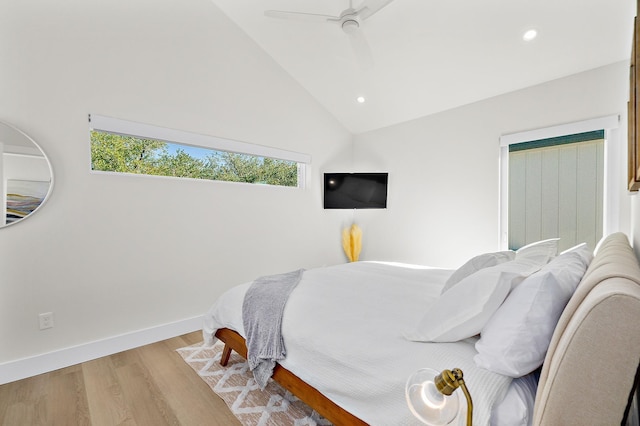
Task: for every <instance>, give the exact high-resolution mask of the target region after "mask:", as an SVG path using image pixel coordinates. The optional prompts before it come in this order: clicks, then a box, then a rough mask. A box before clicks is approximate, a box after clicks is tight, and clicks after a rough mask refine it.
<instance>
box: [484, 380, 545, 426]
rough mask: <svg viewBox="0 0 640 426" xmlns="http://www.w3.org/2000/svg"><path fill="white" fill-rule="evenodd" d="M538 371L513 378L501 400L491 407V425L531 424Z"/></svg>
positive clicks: (521, 425)
mask: <svg viewBox="0 0 640 426" xmlns="http://www.w3.org/2000/svg"><path fill="white" fill-rule="evenodd" d="M539 380H540V372H539V371H537V370H536V371H534V372H533V373H531V374H527V375H526V376H522V377H519V378H517V379H513V380H512V381H511V383H510V384H509V387H508V388H507V394H506V395H505V397H504V399H503V400H502V401H501V402H498V403H496V404H495V405H494V406H493V407H492V408H491V423H490V425H491V426H504V425H509V426H531V424H532V423H533V406H534V404H535V401H536V392H537V391H538V381H539Z"/></svg>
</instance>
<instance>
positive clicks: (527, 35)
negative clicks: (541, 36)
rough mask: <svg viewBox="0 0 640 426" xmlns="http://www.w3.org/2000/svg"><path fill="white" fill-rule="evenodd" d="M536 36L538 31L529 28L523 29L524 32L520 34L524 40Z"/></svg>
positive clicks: (529, 39)
mask: <svg viewBox="0 0 640 426" xmlns="http://www.w3.org/2000/svg"><path fill="white" fill-rule="evenodd" d="M537 36H538V31H536V30H534V29H531V30H527V31H525V33H524V34H523V35H522V39H523V40H524V41H531V40H533V39H534V38H536V37H537Z"/></svg>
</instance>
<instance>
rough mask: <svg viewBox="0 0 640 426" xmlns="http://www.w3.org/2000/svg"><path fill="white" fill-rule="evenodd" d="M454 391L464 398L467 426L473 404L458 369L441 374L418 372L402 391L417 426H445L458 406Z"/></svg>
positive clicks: (468, 425) (454, 416)
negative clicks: (418, 423) (418, 422)
mask: <svg viewBox="0 0 640 426" xmlns="http://www.w3.org/2000/svg"><path fill="white" fill-rule="evenodd" d="M457 388H461V389H462V392H463V393H464V396H465V397H466V398H467V426H471V419H472V418H473V402H472V401H471V395H470V394H469V390H468V389H467V386H466V385H465V383H464V379H463V375H462V370H460V369H459V368H454V369H453V370H443V371H442V373H438V372H437V371H435V370H432V369H430V368H422V369H420V370H418V371H416V372H415V373H413V374H412V375H411V377H409V380H407V386H406V388H405V395H406V398H407V404H408V405H409V408H410V409H411V412H412V413H413V415H414V416H416V417H417V418H418V419H419V420H420V421H421V422H423V423H425V424H428V425H432V426H439V425H448V424H450V423H451V422H452V421H453V420H454V419H455V418H456V416H457V414H458V408H459V406H460V402H459V396H458V395H459V394H458V393H455V394H454V391H455V390H456V389H457Z"/></svg>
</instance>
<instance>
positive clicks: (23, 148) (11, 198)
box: [0, 122, 53, 227]
mask: <svg viewBox="0 0 640 426" xmlns="http://www.w3.org/2000/svg"><path fill="white" fill-rule="evenodd" d="M0 153H2V161H0V176H2V179H1V180H0V194H2V204H1V205H2V211H1V212H0V214H1V215H2V216H1V217H0V227H3V226H7V225H11V224H14V223H17V222H20V221H22V220H23V219H24V218H26V217H27V216H29V215H30V214H32V213H33V212H35V211H36V210H37V209H38V208H40V206H42V204H43V203H44V201H45V200H46V199H47V197H48V196H49V194H50V193H51V188H52V186H53V172H52V169H51V164H50V163H49V160H48V159H47V157H46V156H45V155H44V152H42V149H40V147H39V146H38V144H37V143H35V141H34V140H33V139H31V138H30V137H29V136H27V135H26V134H24V133H22V132H21V131H20V130H18V129H16V128H15V127H13V126H11V125H9V124H6V123H2V122H0Z"/></svg>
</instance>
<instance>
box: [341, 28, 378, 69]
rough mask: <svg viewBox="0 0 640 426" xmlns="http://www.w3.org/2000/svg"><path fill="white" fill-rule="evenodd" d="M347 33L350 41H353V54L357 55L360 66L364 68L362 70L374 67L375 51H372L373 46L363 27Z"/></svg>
mask: <svg viewBox="0 0 640 426" xmlns="http://www.w3.org/2000/svg"><path fill="white" fill-rule="evenodd" d="M347 35H348V36H349V42H350V43H351V48H352V50H353V54H354V55H355V58H356V61H357V62H358V65H359V66H360V68H362V70H368V69H371V68H373V65H374V61H373V53H372V52H371V47H370V46H369V43H368V42H367V39H366V37H365V36H364V33H363V32H362V29H358V30H356V31H353V32H350V33H348V34H347Z"/></svg>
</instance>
